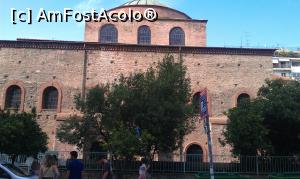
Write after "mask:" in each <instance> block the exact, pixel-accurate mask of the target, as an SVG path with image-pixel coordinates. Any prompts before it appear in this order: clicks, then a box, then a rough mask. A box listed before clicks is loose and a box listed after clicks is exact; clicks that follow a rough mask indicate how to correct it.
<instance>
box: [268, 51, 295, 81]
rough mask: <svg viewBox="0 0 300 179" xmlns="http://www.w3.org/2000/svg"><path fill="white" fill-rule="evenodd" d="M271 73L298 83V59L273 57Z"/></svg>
mask: <svg viewBox="0 0 300 179" xmlns="http://www.w3.org/2000/svg"><path fill="white" fill-rule="evenodd" d="M273 73H274V75H276V76H282V77H289V78H291V79H295V80H299V81H300V58H290V57H273Z"/></svg>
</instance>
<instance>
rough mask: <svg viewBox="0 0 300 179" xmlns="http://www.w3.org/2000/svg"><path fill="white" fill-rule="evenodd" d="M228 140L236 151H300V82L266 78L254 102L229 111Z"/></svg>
mask: <svg viewBox="0 0 300 179" xmlns="http://www.w3.org/2000/svg"><path fill="white" fill-rule="evenodd" d="M227 115H228V118H229V124H228V126H227V130H226V131H225V132H224V136H225V140H224V141H223V144H224V143H227V144H229V145H231V146H232V148H233V153H234V154H242V155H256V154H269V155H293V154H299V153H300V84H299V83H298V82H296V81H284V80H273V81H270V80H268V81H266V84H265V85H264V86H263V87H261V88H260V90H259V92H258V97H257V99H255V100H254V101H251V102H248V103H243V104H242V105H241V106H239V107H237V108H233V109H230V110H229V112H228V113H227Z"/></svg>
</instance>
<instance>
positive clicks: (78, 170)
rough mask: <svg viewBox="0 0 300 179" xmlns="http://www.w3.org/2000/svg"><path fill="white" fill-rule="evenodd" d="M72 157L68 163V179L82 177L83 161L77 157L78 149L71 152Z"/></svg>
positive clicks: (79, 178)
mask: <svg viewBox="0 0 300 179" xmlns="http://www.w3.org/2000/svg"><path fill="white" fill-rule="evenodd" d="M70 156H71V159H70V160H69V161H68V163H67V170H68V173H67V175H68V179H81V178H82V171H83V163H82V162H81V161H80V160H78V159H77V157H78V153H77V152H76V151H72V152H70Z"/></svg>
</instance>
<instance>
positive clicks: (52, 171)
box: [39, 155, 59, 179]
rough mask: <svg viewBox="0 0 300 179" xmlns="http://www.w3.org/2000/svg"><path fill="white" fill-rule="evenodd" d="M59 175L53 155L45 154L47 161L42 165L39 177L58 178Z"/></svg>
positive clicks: (40, 178) (45, 178) (43, 178)
mask: <svg viewBox="0 0 300 179" xmlns="http://www.w3.org/2000/svg"><path fill="white" fill-rule="evenodd" d="M58 175H59V170H58V167H57V165H56V163H55V161H54V159H53V157H52V156H51V155H46V156H45V161H44V163H43V165H42V166H41V169H40V173H39V179H56V178H57V176H58Z"/></svg>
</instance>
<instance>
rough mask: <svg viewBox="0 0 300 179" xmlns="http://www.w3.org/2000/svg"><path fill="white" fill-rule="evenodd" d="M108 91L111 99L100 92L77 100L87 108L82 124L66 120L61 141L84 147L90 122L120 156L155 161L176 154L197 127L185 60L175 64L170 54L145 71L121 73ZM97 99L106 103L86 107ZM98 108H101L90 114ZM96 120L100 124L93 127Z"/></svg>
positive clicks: (106, 144)
mask: <svg viewBox="0 0 300 179" xmlns="http://www.w3.org/2000/svg"><path fill="white" fill-rule="evenodd" d="M107 89H109V92H108V91H106V92H108V94H107V96H106V95H104V91H102V93H101V95H100V96H99V97H92V98H89V97H87V99H86V101H85V102H84V101H81V100H79V101H80V104H81V106H84V109H85V110H81V111H82V112H83V116H84V117H83V120H79V121H80V122H78V120H76V119H75V118H73V119H70V120H67V121H66V122H64V123H63V124H62V125H61V127H60V129H59V132H58V137H59V139H60V140H61V141H64V142H68V143H72V144H78V143H80V146H82V144H84V143H85V142H87V140H86V139H87V138H88V137H86V134H87V133H88V131H89V130H90V129H91V128H90V127H84V126H85V124H86V123H88V121H92V122H91V123H92V124H93V125H91V126H98V127H99V128H98V129H96V130H97V131H98V133H96V130H94V135H95V134H96V135H97V136H100V137H99V140H101V141H103V142H104V143H105V146H106V148H110V149H111V150H113V152H114V154H116V156H117V157H120V158H127V159H128V158H133V157H134V156H136V155H141V156H146V157H149V158H152V157H153V154H154V153H157V152H172V151H174V150H176V149H177V148H178V147H179V146H181V144H182V140H183V137H184V135H186V134H187V133H189V132H190V131H191V130H192V129H193V123H192V121H191V120H190V118H189V117H190V115H191V114H192V113H191V109H192V108H191V106H190V104H189V101H190V80H189V79H188V78H186V67H185V66H184V65H183V61H182V60H179V61H178V62H175V60H174V58H173V56H166V57H165V58H164V59H163V60H162V61H161V62H159V63H158V65H157V66H156V67H155V68H154V67H150V68H149V69H148V70H147V71H146V72H139V73H135V74H131V75H129V76H128V77H124V76H123V75H121V77H120V78H119V80H118V81H117V82H115V83H113V84H112V85H111V87H110V88H107ZM92 90H94V89H92ZM96 91H99V89H98V90H96ZM88 96H89V95H88ZM98 99H103V100H100V101H101V102H99V103H98V104H96V105H95V104H93V105H91V106H88V105H86V103H89V101H90V100H92V101H94V100H98ZM97 105H99V106H100V107H99V109H101V110H98V111H96V112H95V110H90V108H95V106H97ZM95 114H100V117H97V119H99V120H96V119H95V118H94V116H95ZM70 121H72V122H70ZM76 121H77V122H76ZM95 121H96V122H98V125H94V123H95ZM96 124H97V123H96ZM74 129H75V130H74ZM137 131H140V132H137Z"/></svg>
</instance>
